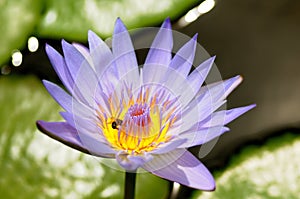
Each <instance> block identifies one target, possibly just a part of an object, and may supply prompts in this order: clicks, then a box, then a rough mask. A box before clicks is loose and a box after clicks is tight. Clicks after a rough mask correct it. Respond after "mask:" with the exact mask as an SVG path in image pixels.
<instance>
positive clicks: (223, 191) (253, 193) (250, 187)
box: [193, 134, 300, 199]
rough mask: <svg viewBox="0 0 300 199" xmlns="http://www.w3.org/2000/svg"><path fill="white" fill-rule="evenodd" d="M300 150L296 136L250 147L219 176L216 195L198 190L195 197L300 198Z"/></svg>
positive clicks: (299, 139) (218, 174) (298, 139)
mask: <svg viewBox="0 0 300 199" xmlns="http://www.w3.org/2000/svg"><path fill="white" fill-rule="evenodd" d="M299 149H300V137H299V136H297V135H293V134H285V135H283V136H280V137H277V138H273V139H271V140H270V141H268V142H267V143H266V144H265V145H263V146H261V147H258V146H250V147H247V148H246V149H244V150H243V151H242V152H241V153H240V154H239V155H238V156H237V157H235V158H234V159H233V160H232V161H231V163H230V165H229V166H228V167H227V168H226V169H225V170H224V171H223V172H218V173H216V176H217V178H216V183H217V189H216V191H215V192H211V193H209V192H207V193H205V192H200V191H198V192H196V194H195V195H194V197H193V198H194V199H209V198H213V199H219V198H220V199H223V198H270V199H281V198H288V199H296V198H299V190H300V164H299V153H300V151H299Z"/></svg>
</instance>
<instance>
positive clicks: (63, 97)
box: [43, 80, 72, 112]
mask: <svg viewBox="0 0 300 199" xmlns="http://www.w3.org/2000/svg"><path fill="white" fill-rule="evenodd" d="M43 83H44V86H45V87H46V89H47V90H48V92H49V93H50V95H51V96H52V97H53V98H54V99H55V101H56V102H57V103H58V104H59V105H60V106H61V107H62V108H63V109H65V110H66V111H67V112H72V97H71V96H70V95H69V94H67V93H66V92H65V91H64V90H63V89H62V88H60V87H59V86H57V85H56V84H54V83H52V82H49V81H47V80H43Z"/></svg>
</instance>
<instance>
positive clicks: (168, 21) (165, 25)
mask: <svg viewBox="0 0 300 199" xmlns="http://www.w3.org/2000/svg"><path fill="white" fill-rule="evenodd" d="M161 28H166V29H171V19H170V17H167V18H166V19H165V21H164V22H163V24H162V25H161Z"/></svg>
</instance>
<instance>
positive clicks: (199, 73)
mask: <svg viewBox="0 0 300 199" xmlns="http://www.w3.org/2000/svg"><path fill="white" fill-rule="evenodd" d="M215 58H216V57H215V56H213V57H211V58H209V59H207V60H205V61H204V62H203V63H201V64H200V65H199V66H198V67H197V68H195V70H194V71H193V72H192V73H191V74H190V75H189V76H188V77H187V81H188V84H189V85H190V87H192V88H193V93H195V94H196V93H197V92H198V91H199V89H200V88H201V86H202V84H203V82H204V80H205V79H206V76H207V75H208V72H209V71H210V69H211V67H212V65H213V63H214V61H215ZM195 94H194V95H195ZM184 95H186V94H184ZM193 97H194V96H193Z"/></svg>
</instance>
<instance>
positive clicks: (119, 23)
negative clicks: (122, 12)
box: [114, 17, 127, 34]
mask: <svg viewBox="0 0 300 199" xmlns="http://www.w3.org/2000/svg"><path fill="white" fill-rule="evenodd" d="M124 31H127V28H126V26H125V24H124V23H123V21H122V20H121V18H120V17H118V18H117V20H116V22H115V29H114V34H117V33H121V32H124Z"/></svg>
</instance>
